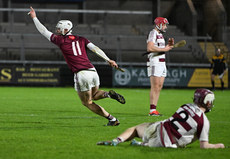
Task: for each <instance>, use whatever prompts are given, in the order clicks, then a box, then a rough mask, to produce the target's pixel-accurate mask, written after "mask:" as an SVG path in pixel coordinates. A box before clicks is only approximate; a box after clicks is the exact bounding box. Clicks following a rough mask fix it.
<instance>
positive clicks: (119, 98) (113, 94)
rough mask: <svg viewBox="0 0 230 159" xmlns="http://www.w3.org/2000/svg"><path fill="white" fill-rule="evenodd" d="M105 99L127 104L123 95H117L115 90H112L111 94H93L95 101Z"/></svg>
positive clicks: (99, 91)
mask: <svg viewBox="0 0 230 159" xmlns="http://www.w3.org/2000/svg"><path fill="white" fill-rule="evenodd" d="M103 98H112V99H115V100H117V101H118V102H120V103H121V104H125V98H124V97H123V96H122V95H120V94H118V93H116V92H115V91H114V90H110V91H109V92H106V91H103V90H97V91H96V92H95V93H93V100H99V99H103Z"/></svg>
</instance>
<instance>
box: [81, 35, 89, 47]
mask: <svg viewBox="0 0 230 159" xmlns="http://www.w3.org/2000/svg"><path fill="white" fill-rule="evenodd" d="M81 38H82V40H84V41H85V42H84V43H85V46H86V47H87V45H88V44H89V43H91V42H90V41H89V40H88V39H86V38H84V37H81Z"/></svg>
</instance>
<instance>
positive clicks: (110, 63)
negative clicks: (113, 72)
mask: <svg viewBox="0 0 230 159" xmlns="http://www.w3.org/2000/svg"><path fill="white" fill-rule="evenodd" d="M108 62H109V65H110V66H111V67H115V68H118V65H117V63H116V62H115V61H113V60H109V61H108Z"/></svg>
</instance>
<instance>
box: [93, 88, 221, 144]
mask: <svg viewBox="0 0 230 159" xmlns="http://www.w3.org/2000/svg"><path fill="white" fill-rule="evenodd" d="M214 100H215V96H214V93H213V92H212V91H210V90H208V89H197V90H196V91H195V93H194V99H193V103H190V104H184V105H182V106H181V107H180V108H179V109H178V110H177V111H176V112H175V113H174V114H173V115H172V116H171V117H170V118H168V119H166V120H163V121H158V122H155V123H143V124H140V125H137V126H134V127H131V128H129V129H127V130H126V131H125V132H123V133H122V134H121V135H119V136H118V137H117V138H115V139H113V140H112V141H101V142H98V143H97V144H98V145H113V146H116V145H118V144H119V143H121V142H125V141H130V140H132V139H133V138H135V137H139V138H142V142H138V141H136V140H132V142H131V145H140V146H149V147H170V148H179V147H185V146H186V145H188V144H191V143H192V142H194V141H196V140H199V141H200V148H224V147H225V146H224V144H222V143H218V144H211V143H209V127H210V124H209V120H208V118H207V117H206V115H205V112H209V111H210V110H211V109H212V107H213V102H214Z"/></svg>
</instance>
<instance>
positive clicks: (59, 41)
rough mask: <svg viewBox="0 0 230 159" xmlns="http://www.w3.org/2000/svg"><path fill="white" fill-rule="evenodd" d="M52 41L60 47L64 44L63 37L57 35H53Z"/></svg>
mask: <svg viewBox="0 0 230 159" xmlns="http://www.w3.org/2000/svg"><path fill="white" fill-rule="evenodd" d="M50 41H51V42H52V43H54V44H56V45H58V46H60V45H61V44H62V42H63V38H62V36H58V35H55V34H52V35H51V37H50Z"/></svg>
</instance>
